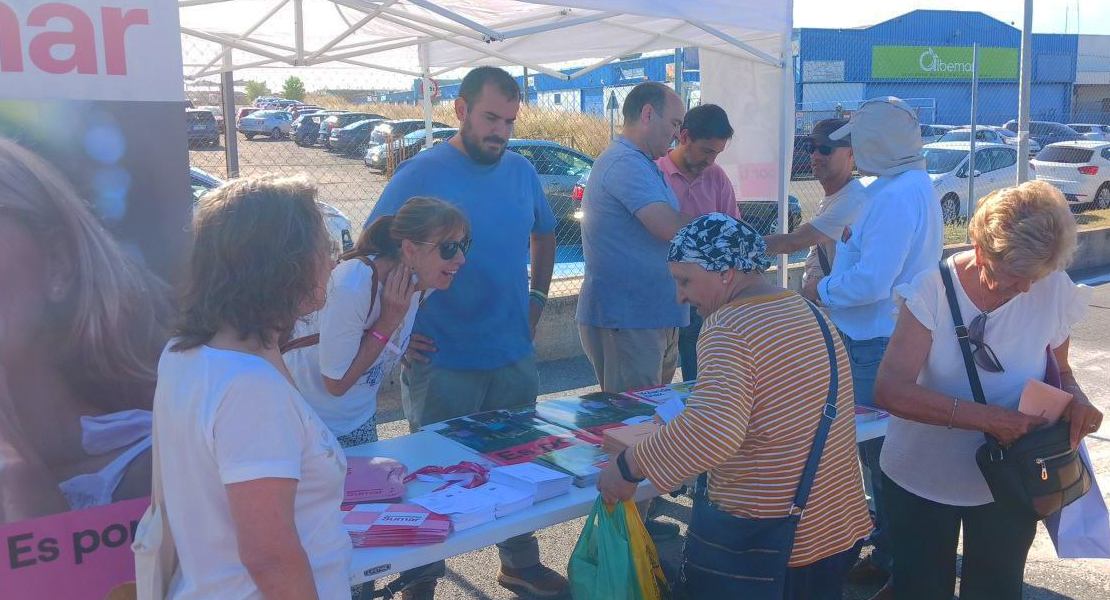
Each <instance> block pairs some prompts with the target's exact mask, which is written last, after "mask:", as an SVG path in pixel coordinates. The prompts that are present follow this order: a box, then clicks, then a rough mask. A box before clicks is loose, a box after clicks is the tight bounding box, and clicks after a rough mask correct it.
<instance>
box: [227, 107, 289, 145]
mask: <svg viewBox="0 0 1110 600" xmlns="http://www.w3.org/2000/svg"><path fill="white" fill-rule="evenodd" d="M292 126H293V115H292V114H291V113H289V112H288V111H284V110H259V111H255V112H252V113H251V114H250V115H248V116H245V117H243V118H242V119H239V131H240V132H242V133H243V135H244V136H246V138H247V139H248V140H251V139H254V136H256V135H268V136H270V139H272V140H277V139H281V138H283V137H285V136H287V135H289V129H290V128H291V127H292Z"/></svg>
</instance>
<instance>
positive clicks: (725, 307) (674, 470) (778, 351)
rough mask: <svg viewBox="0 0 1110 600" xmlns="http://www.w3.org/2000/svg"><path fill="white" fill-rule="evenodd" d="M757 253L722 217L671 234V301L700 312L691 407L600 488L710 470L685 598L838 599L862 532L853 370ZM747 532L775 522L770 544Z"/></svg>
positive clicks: (689, 546) (742, 226) (610, 496)
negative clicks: (770, 278) (769, 275)
mask: <svg viewBox="0 0 1110 600" xmlns="http://www.w3.org/2000/svg"><path fill="white" fill-rule="evenodd" d="M765 249H766V246H765V245H764V242H763V239H762V238H761V237H760V236H759V234H757V233H756V232H755V230H753V229H752V228H751V227H749V226H748V225H747V224H746V223H743V222H740V221H737V220H736V219H734V218H732V217H729V216H726V215H722V214H720V213H712V214H709V215H705V216H702V217H698V218H697V219H694V220H693V221H691V222H690V223H689V224H688V225H686V226H685V227H683V228H682V229H680V230H679V231H678V234H677V235H676V236H675V237H674V239H673V240H672V241H671V249H670V256H669V262H670V270H671V275H672V276H673V277H674V279H675V281H676V283H677V288H678V298H677V300H678V302H689V303H690V304H691V305H692V306H693V307H695V308H696V309H697V310H698V313H699V314H701V315H702V316H703V317H704V319H705V327H704V329H703V330H702V335H701V338H700V340H699V342H698V365H699V372H698V382H697V385H696V386H695V388H694V392H693V394H692V395H691V396H690V397H689V398H688V399H687V403H686V410H685V411H683V412H682V413H681V414H680V415H679V416H678V417H676V418H675V419H674V420H672V421H671V422H669V423H668V424H666V425H664V426H663V427H662V428H661V429H660V430H659V431H658V432H656V433H655V434H654V435H653V436H651V437H650V438H648V439H646V440H644V441H643V442H641V443H640V444H638V445H636V446H634V447H632V448H630V449H628V450H626V451H624V452H622V453H621V454H620V455H619V456H618V457H617V459H616V460H614V461H612V462H611V463H610V464H609V466H608V467H606V469H605V470H604V471H603V472H602V474H601V477H600V479H599V481H598V488H599V489H600V490H601V493H602V496H603V498H604V499H605V500H606V502H615V501H620V500H625V499H629V498H631V497H632V495H633V493H634V492H635V490H636V485H637V483H638V482H639V481H642V479H643V478H646V479H648V480H649V481H650V482H651V483H652V485H653V486H654V487H655V488H656V489H658V490H671V489H674V488H676V487H678V486H679V485H680V484H681V483H682V482H683V481H686V480H687V479H689V478H691V477H693V476H695V475H697V474H699V473H702V472H706V471H707V472H708V478H707V479H708V489H707V490H704V491H701V489H700V488H704V486H699V493H698V494H697V496H696V499H695V502H694V511H693V516H692V518H691V521H690V528H689V531H688V539H687V543H686V548H685V551H684V556H683V567H682V580H683V584H684V587H685V591H686V593H687V594H688V595H689V596H690V597H691V598H695V599H697V598H726V597H727V598H733V597H745V598H776V599H777V598H799V599H800V598H810V599H825V598H840V595H841V582H842V579H843V575H844V572H845V571H846V570H847V569H848V568H849V567H850V566H851V564H852V561H853V560H854V559H855V556H856V553H857V551H858V542H859V541H860V540H862V539H863V538H865V537H866V536H867V534H868V533H869V532H870V531H871V521H870V518H869V516H868V511H867V505H866V502H865V499H864V495H863V485H862V482H861V479H860V473H859V467H858V465H857V462H856V452H855V445H856V435H855V420H854V410H853V396H852V377H851V369H850V366H849V364H848V359H847V356H846V354H845V353H844V348H843V346H842V345H841V343H840V340H839V339H838V338H837V336H835V335H831V334H830V332H829V329H828V326H827V324H826V323H824V319H823V317H821V316H820V315H819V313H818V312H817V311H816V309H815V308H813V306H812V305H811V304H810V303H808V302H807V301H806V300H804V299H803V298H802V297H801V296H799V295H798V294H796V293H794V292H792V291H789V290H785V289H782V288H779V287H776V286H774V285H771V284H770V283H768V282H767V280H766V279H765V278H764V275H763V271H764V270H765V269H766V268H767V266H768V264H769V262H768V260H767V258H766V257H765V256H764V252H765ZM811 450H812V451H813V452H811ZM811 454H812V455H814V460H813V461H811V460H810V458H811ZM803 474H804V475H805V477H803ZM804 484H805V485H804ZM807 488H808V489H807ZM805 492H808V498H807V497H806V493H805ZM784 527H785V529H784ZM753 529H754V530H764V531H766V530H770V529H774V530H776V531H779V532H780V534H781V535H780V536H779V539H778V540H777V541H778V542H779V543H778V544H777V545H776V546H774V547H773V548H772V547H769V546H767V545H766V544H763V542H762V541H757V542H752V539H753V538H752V537H751V536H750V535H749V534H750V533H751V532H752V531H753ZM791 529H793V531H791ZM784 531H785V533H782V532H784ZM756 537H759V536H756ZM763 541H766V540H763ZM753 543H754V544H755V545H752V544H753Z"/></svg>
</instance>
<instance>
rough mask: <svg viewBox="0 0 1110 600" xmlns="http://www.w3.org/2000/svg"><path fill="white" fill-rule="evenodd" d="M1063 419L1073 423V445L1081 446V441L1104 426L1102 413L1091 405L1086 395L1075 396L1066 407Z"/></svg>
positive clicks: (1074, 446) (1074, 447)
mask: <svg viewBox="0 0 1110 600" xmlns="http://www.w3.org/2000/svg"><path fill="white" fill-rule="evenodd" d="M1063 419H1064V420H1065V421H1067V422H1069V423H1071V447H1072V449H1073V450H1074V449H1076V448H1078V447H1079V441H1080V440H1082V439H1083V437H1084V436H1088V435H1090V434H1092V433H1094V432H1096V431H1098V429H1099V427H1102V413H1101V412H1099V410H1098V409H1097V408H1095V407H1094V406H1093V405H1091V403H1090V401H1088V400H1087V398H1086V396H1083V397H1080V396H1078V395H1077V396H1075V397H1074V398H1072V401H1071V402H1069V403H1068V406H1067V407H1066V408H1064V416H1063Z"/></svg>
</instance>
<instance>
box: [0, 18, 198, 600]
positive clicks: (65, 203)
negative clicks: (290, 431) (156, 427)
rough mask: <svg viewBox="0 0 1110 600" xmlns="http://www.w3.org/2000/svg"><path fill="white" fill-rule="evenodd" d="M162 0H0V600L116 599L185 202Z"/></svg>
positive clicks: (143, 476) (125, 574)
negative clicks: (54, 599) (53, 0)
mask: <svg viewBox="0 0 1110 600" xmlns="http://www.w3.org/2000/svg"><path fill="white" fill-rule="evenodd" d="M181 74H182V64H181V46H180V33H179V26H178V15H177V4H176V2H174V1H173V0H62V1H55V2H51V1H48V0H0V600H23V599H53V598H66V599H67V600H105V599H112V600H115V599H117V598H126V597H128V594H129V589H128V587H129V582H131V581H132V580H133V579H134V559H133V557H132V555H131V551H130V544H131V541H132V538H133V536H134V531H135V526H136V524H137V522H138V520H139V518H140V517H141V515H142V513H143V511H144V510H145V508H146V506H147V504H148V500H147V497H148V496H149V494H150V469H151V457H150V445H151V439H150V427H151V414H150V409H151V404H152V400H153V394H154V385H155V377H156V373H157V364H158V357H159V354H160V352H161V349H162V347H163V345H164V344H165V342H166V340H167V338H168V332H169V328H170V327H171V325H172V323H173V320H174V317H175V315H174V314H173V310H172V304H171V297H172V290H173V287H174V285H175V284H176V283H177V282H178V280H179V278H180V275H181V273H182V270H183V264H184V261H185V258H186V255H187V251H188V247H189V234H188V228H187V224H188V219H189V217H190V214H191V207H192V190H191V187H190V182H189V172H188V168H189V161H188V145H187V140H186V129H185V127H186V123H185V114H184V106H185V104H184V92H183V86H182V78H181Z"/></svg>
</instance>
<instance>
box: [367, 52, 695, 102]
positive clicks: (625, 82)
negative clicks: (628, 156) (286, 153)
mask: <svg viewBox="0 0 1110 600" xmlns="http://www.w3.org/2000/svg"><path fill="white" fill-rule="evenodd" d="M683 67H684V69H683V71H684V73H683V81H684V82H688V83H691V84H695V85H696V84H697V82H698V81H699V78H698V72H697V70H696V69H697V51H696V50H695V49H688V50H687V51H686V52H685V53H684V59H683ZM581 69H582V67H576V68H572V69H563V70H561V71H560V72H561V73H564V74H567V75H571V74H573V73H574V72H576V71H579V70H581ZM516 79H517V83H519V84H520V85H521V87H522V88H523V87H524V77H523V76H518V77H517V78H516ZM673 79H674V54H673V53H672V54H669V55H666V56H653V57H638V58H630V59H625V60H620V61H617V62H614V63H610V64H608V65H604V66H602V67H600V68H598V69H596V70H594V71H591V72H590V73H587V74H585V75H583V76H581V77H576V78H574V79H570V80H563V79H559V78H557V77H553V76H551V75H547V74H544V73H534V74H529V75H528V101H529V103H531V104H535V105H538V106H543V107H546V108H559V109H562V110H568V111H577V112H584V113H590V114H596V115H601V114H604V112H605V105H606V102H607V100H608V98H609V93H610V92H613V93H616V96H617V98H618V100H619V101H623V100H624V96H625V94H626V93H627V90H629V89H631V88H632V87H634V86H635V85H636V84H639V83H643V82H644V81H673ZM419 84H420V80H414V81H413V86H412V89H411V90H405V91H403V92H395V93H391V94H384V95H382V96H381V97H380V98H379V101H384V102H400V103H405V104H415V103H417V102H419V98H420V96H419V93H418V92H419V89H420V87H419ZM458 95H459V82H458V81H452V82H450V83H443V82H441V83H440V88H439V101H440V102H446V101H452V100H454V99H455V98H457V97H458Z"/></svg>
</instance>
